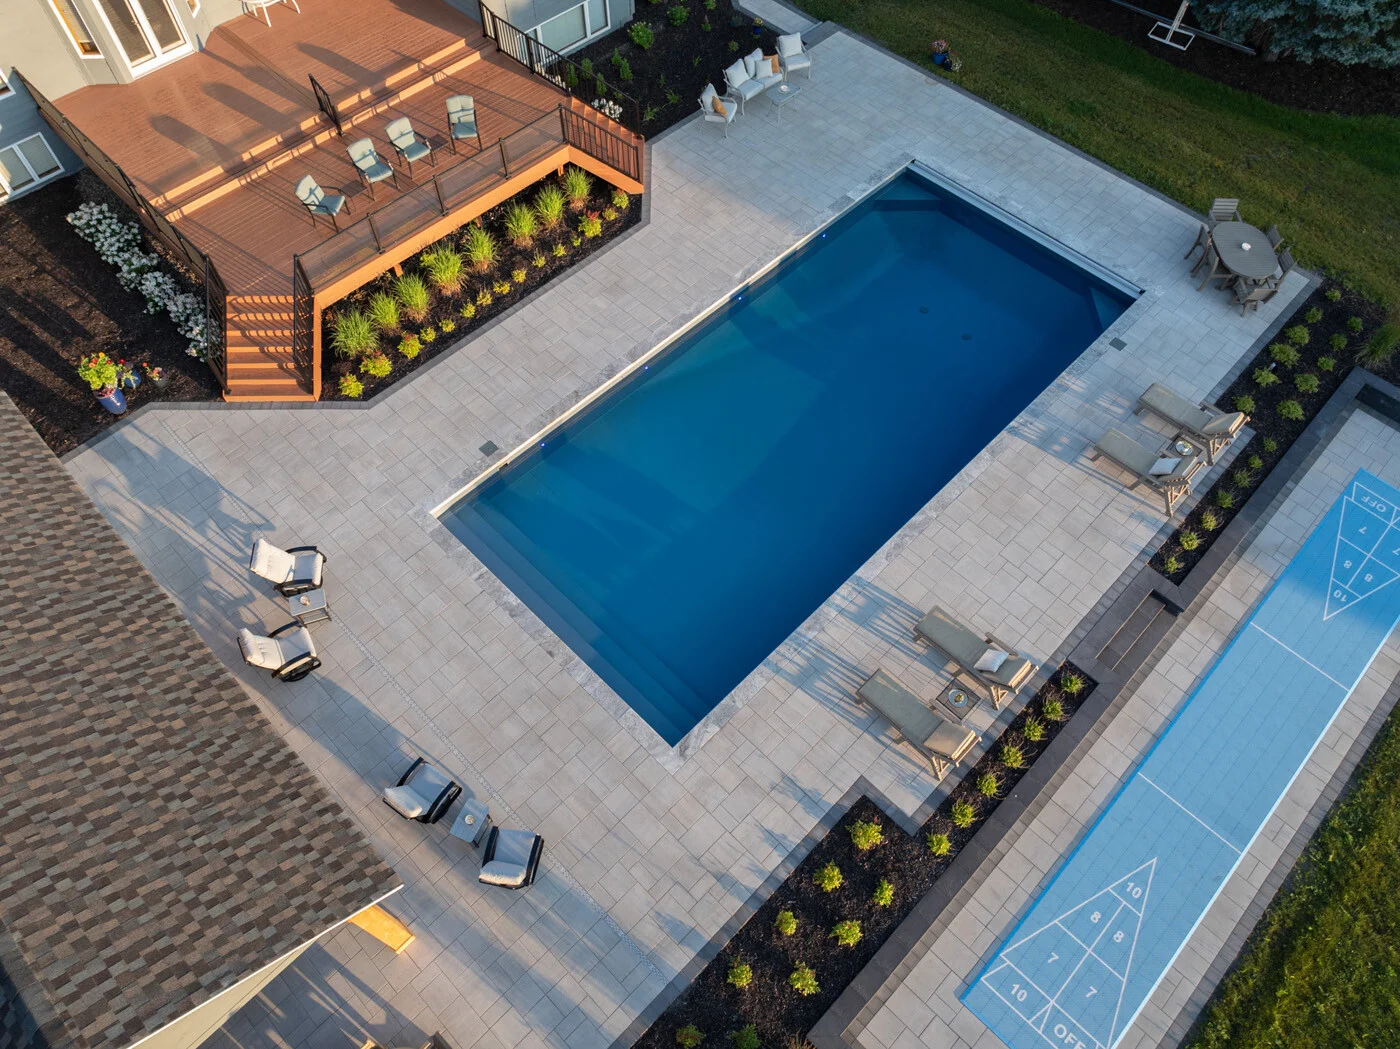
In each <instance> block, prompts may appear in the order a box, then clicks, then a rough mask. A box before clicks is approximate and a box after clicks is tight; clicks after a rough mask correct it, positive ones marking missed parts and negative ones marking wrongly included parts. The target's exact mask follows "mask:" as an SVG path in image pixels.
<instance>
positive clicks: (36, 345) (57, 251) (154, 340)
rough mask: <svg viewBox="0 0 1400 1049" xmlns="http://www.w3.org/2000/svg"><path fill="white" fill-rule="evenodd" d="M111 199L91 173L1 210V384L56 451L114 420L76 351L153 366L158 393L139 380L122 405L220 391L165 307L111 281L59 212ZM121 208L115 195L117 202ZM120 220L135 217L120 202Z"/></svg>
mask: <svg viewBox="0 0 1400 1049" xmlns="http://www.w3.org/2000/svg"><path fill="white" fill-rule="evenodd" d="M93 198H96V199H100V200H102V201H103V202H106V203H112V202H113V200H114V198H113V197H112V196H111V195H110V194H109V193H107V192H106V190H105V187H102V185H101V183H99V182H97V181H96V179H95V178H94V177H93V176H92V175H89V174H86V173H83V174H79V175H72V176H69V177H67V178H62V179H58V180H57V181H55V182H53V183H50V184H49V185H47V186H43V187H41V188H40V189H38V190H35V191H34V192H33V193H30V194H27V195H26V196H23V197H20V198H19V199H18V200H15V201H13V202H11V203H9V204H6V205H5V206H4V207H2V208H0V245H3V246H4V250H3V251H0V389H3V390H4V391H5V392H6V393H8V394H9V395H10V398H11V399H12V400H13V401H14V402H15V404H16V405H17V406H18V407H19V410H20V411H21V412H23V413H24V416H25V418H27V419H28V420H29V422H30V424H31V425H32V426H33V427H34V429H35V430H37V431H38V432H39V435H40V436H41V437H43V439H44V441H45V442H46V443H47V444H48V446H49V447H50V448H52V449H53V450H54V452H55V453H56V454H59V455H61V454H63V453H64V452H67V451H70V450H72V449H73V448H76V447H77V446H78V445H80V444H82V443H83V442H84V441H88V440H90V439H92V438H93V437H95V436H96V435H97V434H99V433H101V432H102V431H103V430H104V429H106V428H107V427H108V426H110V425H112V424H113V423H114V422H116V421H117V419H118V418H119V417H118V416H115V415H112V414H111V413H109V412H108V411H107V410H106V409H105V408H103V407H102V406H101V405H100V404H98V403H97V401H96V399H95V398H94V397H93V395H92V392H91V391H90V390H89V389H88V387H87V384H86V383H84V382H82V381H81V380H79V379H78V373H77V367H78V360H79V358H81V357H83V356H85V355H87V354H90V353H96V352H98V351H103V352H105V353H106V354H107V355H108V356H109V357H111V358H112V359H113V360H122V359H124V360H126V361H127V362H129V363H132V364H136V363H139V362H141V361H147V362H149V363H150V364H152V365H159V366H160V367H162V368H164V369H165V372H166V374H167V375H168V376H170V385H169V386H167V387H166V388H165V390H163V391H158V390H156V389H155V387H154V385H153V384H151V383H150V382H142V384H141V386H140V387H139V388H138V389H137V390H136V391H135V392H128V393H127V405H128V409H127V410H128V412H130V411H132V410H134V409H136V408H139V407H140V406H141V405H143V404H147V403H149V402H151V401H207V400H214V399H216V398H217V397H218V396H219V385H218V383H217V382H216V381H215V379H214V376H213V374H212V373H211V372H210V371H209V368H208V367H207V366H206V365H204V364H203V363H201V362H200V361H198V360H196V359H194V358H193V357H190V356H188V355H187V354H186V353H185V349H186V347H187V346H188V342H187V341H186V340H185V338H184V337H183V336H181V335H180V333H179V332H178V331H176V330H175V325H174V324H172V323H171V321H170V318H169V317H168V316H167V315H166V314H164V313H161V314H150V313H147V312H146V300H145V299H144V298H142V296H141V295H140V294H139V293H137V292H131V291H127V290H126V289H124V288H123V287H122V286H121V285H120V284H119V283H118V282H117V275H116V270H114V269H113V268H112V267H111V266H108V265H107V264H106V263H104V262H103V261H102V260H101V259H99V258H98V257H97V252H96V251H94V250H93V247H92V245H90V244H88V243H87V241H85V240H83V239H82V238H81V237H79V236H78V234H77V233H76V232H74V230H73V227H72V226H70V225H69V224H68V222H67V221H66V220H65V219H64V216H65V215H67V214H68V213H69V212H71V211H73V210H74V209H75V208H77V206H78V205H79V204H81V203H82V202H83V201H84V200H86V199H93ZM118 206H120V202H118ZM120 213H121V214H123V217H124V218H127V219H129V220H130V221H133V222H134V221H136V220H135V217H134V216H132V215H131V213H130V212H129V211H127V210H126V209H125V207H122V210H121V212H120Z"/></svg>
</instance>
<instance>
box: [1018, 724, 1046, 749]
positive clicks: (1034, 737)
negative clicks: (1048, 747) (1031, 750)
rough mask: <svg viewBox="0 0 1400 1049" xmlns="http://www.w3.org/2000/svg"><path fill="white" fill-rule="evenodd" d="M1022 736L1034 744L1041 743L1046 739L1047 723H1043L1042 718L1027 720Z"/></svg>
mask: <svg viewBox="0 0 1400 1049" xmlns="http://www.w3.org/2000/svg"><path fill="white" fill-rule="evenodd" d="M1021 735H1023V736H1025V737H1026V738H1027V739H1028V740H1030V741H1031V742H1032V743H1039V742H1040V741H1041V740H1042V739H1044V738H1045V722H1043V721H1041V720H1040V718H1026V723H1025V725H1024V726H1023V727H1022V728H1021Z"/></svg>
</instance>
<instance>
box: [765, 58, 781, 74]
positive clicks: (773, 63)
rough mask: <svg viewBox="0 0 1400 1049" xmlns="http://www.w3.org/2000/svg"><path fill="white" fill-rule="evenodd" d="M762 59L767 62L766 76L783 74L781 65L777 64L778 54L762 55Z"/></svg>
mask: <svg viewBox="0 0 1400 1049" xmlns="http://www.w3.org/2000/svg"><path fill="white" fill-rule="evenodd" d="M763 60H764V61H765V62H767V63H768V69H767V72H766V75H768V76H782V75H783V67H782V66H781V65H779V64H778V56H777V55H764V56H763Z"/></svg>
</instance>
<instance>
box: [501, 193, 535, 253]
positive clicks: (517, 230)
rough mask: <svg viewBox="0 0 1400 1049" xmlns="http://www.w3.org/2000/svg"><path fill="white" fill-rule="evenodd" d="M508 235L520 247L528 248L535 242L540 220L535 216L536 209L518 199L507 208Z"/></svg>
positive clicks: (506, 224)
mask: <svg viewBox="0 0 1400 1049" xmlns="http://www.w3.org/2000/svg"><path fill="white" fill-rule="evenodd" d="M505 228H506V236H508V237H509V238H510V239H511V242H512V243H513V244H514V245H515V246H516V247H518V248H528V247H531V246H532V245H533V244H534V243H535V234H536V233H538V232H539V229H540V220H539V219H538V218H536V217H535V209H534V208H531V207H527V206H526V205H525V204H522V203H521V202H520V201H516V202H515V203H514V204H512V205H511V206H510V207H508V208H507V209H506V218H505Z"/></svg>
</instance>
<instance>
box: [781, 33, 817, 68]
mask: <svg viewBox="0 0 1400 1049" xmlns="http://www.w3.org/2000/svg"><path fill="white" fill-rule="evenodd" d="M778 62H779V64H780V65H781V66H782V68H783V79H784V80H786V79H787V78H788V75H789V74H791V73H796V72H797V71H798V70H799V69H805V70H807V79H808V80H811V79H812V56H811V55H810V54H808V53H807V52H806V51H804V50H803V48H802V34H801V33H789V34H787V35H786V36H780V37H778Z"/></svg>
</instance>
